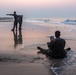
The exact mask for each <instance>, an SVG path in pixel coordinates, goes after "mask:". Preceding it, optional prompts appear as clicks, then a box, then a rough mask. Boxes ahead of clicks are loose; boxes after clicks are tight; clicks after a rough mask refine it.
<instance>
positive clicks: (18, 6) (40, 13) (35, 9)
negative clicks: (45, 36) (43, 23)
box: [0, 0, 76, 18]
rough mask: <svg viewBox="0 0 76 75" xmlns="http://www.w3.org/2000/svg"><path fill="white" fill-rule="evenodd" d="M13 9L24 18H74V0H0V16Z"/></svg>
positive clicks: (75, 3) (75, 7) (75, 8)
mask: <svg viewBox="0 0 76 75" xmlns="http://www.w3.org/2000/svg"><path fill="white" fill-rule="evenodd" d="M14 11H16V12H17V14H19V15H23V16H24V18H67V17H71V18H73V17H74V18H75V17H76V0H0V16H6V14H10V13H11V14H12V13H13V12H14Z"/></svg>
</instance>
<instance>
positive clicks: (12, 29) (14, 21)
mask: <svg viewBox="0 0 76 75" xmlns="http://www.w3.org/2000/svg"><path fill="white" fill-rule="evenodd" d="M15 24H16V22H15V21H14V25H13V29H11V30H12V31H14V29H15Z"/></svg>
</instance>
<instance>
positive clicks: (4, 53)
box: [0, 22, 76, 75]
mask: <svg viewBox="0 0 76 75" xmlns="http://www.w3.org/2000/svg"><path fill="white" fill-rule="evenodd" d="M5 25H6V26H5ZM12 25H13V23H12V22H7V23H4V22H1V23H0V75H54V73H53V71H52V70H51V69H50V68H47V67H48V65H47V64H48V63H46V62H45V61H47V57H46V56H45V55H42V54H38V50H37V46H41V47H44V48H46V49H47V46H46V43H47V42H48V41H50V39H49V36H51V35H53V36H54V32H55V31H56V30H60V31H61V34H62V35H61V37H63V38H64V39H65V40H66V47H65V48H67V47H71V49H72V50H76V46H75V45H76V40H75V39H76V33H75V32H76V27H75V26H74V25H70V26H68V25H61V24H60V25H59V24H58V25H57V24H51V25H50V24H48V23H43V22H28V23H27V22H26V23H23V28H22V32H21V33H22V43H21V44H20V43H17V44H16V41H17V40H15V36H14V33H13V32H11V28H12ZM46 25H47V26H46ZM18 36H19V31H17V37H18ZM74 69H75V68H74ZM69 70H70V68H69V69H66V70H65V71H63V75H68V74H69V72H68V71H69ZM70 71H71V70H70ZM67 73H68V74H67ZM74 73H75V70H74ZM70 75H72V74H70ZM74 75H75V74H74Z"/></svg>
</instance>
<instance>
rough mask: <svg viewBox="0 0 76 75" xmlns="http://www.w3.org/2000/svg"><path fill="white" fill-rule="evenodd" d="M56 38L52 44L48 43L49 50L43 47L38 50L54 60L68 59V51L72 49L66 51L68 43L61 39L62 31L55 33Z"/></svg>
mask: <svg viewBox="0 0 76 75" xmlns="http://www.w3.org/2000/svg"><path fill="white" fill-rule="evenodd" d="M55 37H56V38H55V39H54V38H53V39H52V40H51V42H49V43H47V45H48V49H47V50H46V49H43V48H41V47H37V49H39V50H40V51H41V52H42V53H44V54H47V55H49V56H51V57H53V58H64V57H66V54H67V50H70V48H67V50H65V49H64V47H65V44H66V42H65V40H64V39H62V38H60V31H56V32H55Z"/></svg>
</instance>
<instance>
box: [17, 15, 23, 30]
mask: <svg viewBox="0 0 76 75" xmlns="http://www.w3.org/2000/svg"><path fill="white" fill-rule="evenodd" d="M22 21H23V15H18V23H19V30H22Z"/></svg>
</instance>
